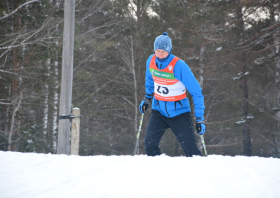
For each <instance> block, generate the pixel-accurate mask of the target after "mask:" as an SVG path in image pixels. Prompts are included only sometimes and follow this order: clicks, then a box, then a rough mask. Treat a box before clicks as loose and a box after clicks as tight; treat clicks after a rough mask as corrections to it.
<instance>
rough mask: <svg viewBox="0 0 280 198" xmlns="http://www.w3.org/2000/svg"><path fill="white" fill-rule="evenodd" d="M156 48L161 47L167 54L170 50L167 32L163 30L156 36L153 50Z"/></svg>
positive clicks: (170, 43) (170, 44)
mask: <svg viewBox="0 0 280 198" xmlns="http://www.w3.org/2000/svg"><path fill="white" fill-rule="evenodd" d="M157 49H162V50H165V51H167V52H168V53H169V54H170V53H171V50H172V41H171V39H170V38H169V36H168V34H167V32H164V33H163V34H162V35H160V36H158V37H156V39H155V42H154V51H156V50H157Z"/></svg>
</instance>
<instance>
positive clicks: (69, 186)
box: [0, 151, 280, 198]
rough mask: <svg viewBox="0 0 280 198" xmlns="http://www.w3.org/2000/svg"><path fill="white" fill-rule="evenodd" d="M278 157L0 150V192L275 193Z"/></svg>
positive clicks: (22, 196) (55, 196) (100, 196)
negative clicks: (154, 155)
mask: <svg viewBox="0 0 280 198" xmlns="http://www.w3.org/2000/svg"><path fill="white" fill-rule="evenodd" d="M279 186H280V159H275V158H261V157H243V156H236V157H229V156H219V155H210V156H208V157H199V156H195V157H193V158H186V157H168V156H166V155H161V156H158V157H147V156H145V155H139V156H88V157H81V156H66V155H51V154H35V153H18V152H3V151H0V197H1V198H38V197H39V198H41V197H44V198H64V197H65V198H71V197H73V198H77V197H79V198H88V197H92V198H138V197H139V198H173V197H174V198H175V197H176V198H196V197H198V198H209V197H210V198H220V197H221V198H231V197H232V198H243V197H244V198H251V197H252V198H271V197H273V198H279V197H280V188H279Z"/></svg>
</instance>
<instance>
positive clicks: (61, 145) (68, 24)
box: [57, 0, 75, 155]
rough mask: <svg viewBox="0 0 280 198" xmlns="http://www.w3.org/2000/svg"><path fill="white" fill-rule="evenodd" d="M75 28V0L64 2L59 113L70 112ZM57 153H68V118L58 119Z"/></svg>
mask: <svg viewBox="0 0 280 198" xmlns="http://www.w3.org/2000/svg"><path fill="white" fill-rule="evenodd" d="M74 28H75V0H67V1H65V3H64V30H63V53H62V77H61V89H60V105H59V115H60V116H62V115H70V114H71V103H72V82H73V56H74V55H73V54H74ZM57 154H66V155H70V119H60V120H59V123H58V144H57Z"/></svg>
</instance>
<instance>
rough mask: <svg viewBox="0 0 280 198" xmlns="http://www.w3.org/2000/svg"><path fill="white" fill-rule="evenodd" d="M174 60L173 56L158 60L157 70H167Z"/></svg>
mask: <svg viewBox="0 0 280 198" xmlns="http://www.w3.org/2000/svg"><path fill="white" fill-rule="evenodd" d="M173 58H174V55H173V54H169V55H168V56H167V57H166V58H164V59H158V58H156V66H157V68H158V69H160V70H163V69H165V68H166V67H167V66H168V64H169V63H170V62H171V61H172V59H173Z"/></svg>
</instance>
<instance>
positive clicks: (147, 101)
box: [139, 97, 151, 113]
mask: <svg viewBox="0 0 280 198" xmlns="http://www.w3.org/2000/svg"><path fill="white" fill-rule="evenodd" d="M150 103H151V98H147V97H145V98H144V99H143V100H142V102H141V103H140V105H139V111H140V113H145V111H147V109H148V107H149V105H150Z"/></svg>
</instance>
